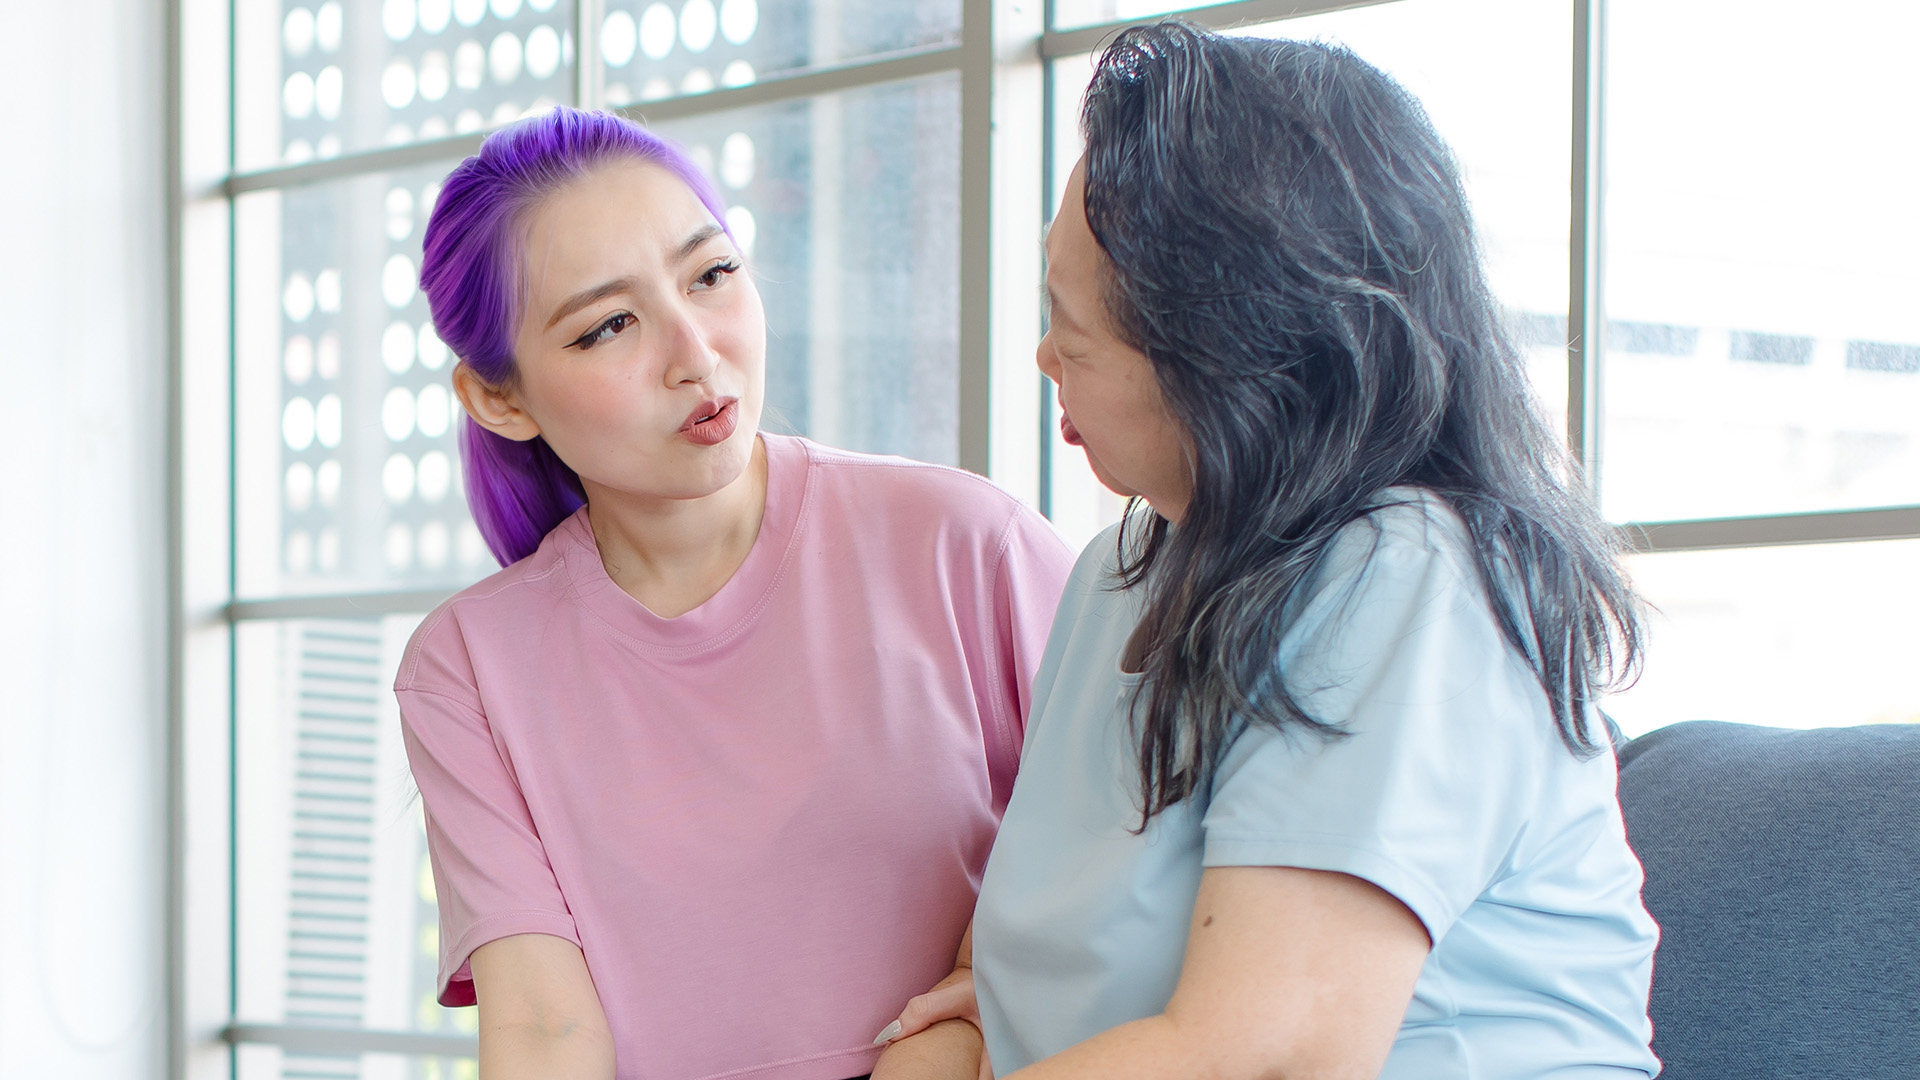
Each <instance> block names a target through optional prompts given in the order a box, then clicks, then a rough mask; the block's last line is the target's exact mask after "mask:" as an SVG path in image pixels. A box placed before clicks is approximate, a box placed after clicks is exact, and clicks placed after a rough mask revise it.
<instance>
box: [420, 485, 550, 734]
mask: <svg viewBox="0 0 1920 1080" xmlns="http://www.w3.org/2000/svg"><path fill="white" fill-rule="evenodd" d="M575 524H576V518H568V519H567V520H566V521H563V522H561V523H560V524H559V525H558V526H556V527H555V528H554V530H553V532H552V533H549V534H548V535H547V538H546V539H545V540H544V541H542V542H541V544H540V547H539V548H537V549H536V550H535V551H534V552H533V554H531V555H528V556H527V557H526V558H524V559H521V560H520V561H519V562H516V563H514V564H513V565H511V566H507V567H504V568H502V569H501V570H499V571H498V572H497V573H494V574H491V575H489V576H487V577H485V578H482V579H481V580H479V581H477V582H475V583H474V584H472V585H469V586H467V587H466V588H464V589H461V590H460V591H459V592H457V593H455V594H453V595H452V596H450V597H448V598H447V599H446V600H444V601H442V602H441V604H440V605H439V606H438V607H436V608H434V609H433V610H432V611H431V612H428V613H427V616H426V618H424V619H421V620H420V625H419V626H418V627H416V628H415V629H414V632H413V636H412V637H411V638H409V639H408V641H407V647H406V650H405V651H404V652H403V653H402V654H401V658H400V670H399V671H398V673H397V674H396V675H395V676H394V685H393V688H394V689H395V690H396V691H400V692H405V691H409V690H421V691H426V692H430V693H441V694H450V695H455V696H459V697H462V698H466V697H470V696H472V695H473V693H474V687H475V677H474V671H473V651H474V649H475V648H476V647H479V648H484V647H486V646H487V645H489V644H491V643H495V642H499V641H502V640H510V639H511V638H512V637H513V636H514V635H515V633H516V631H518V630H520V629H523V628H524V627H526V626H527V625H528V624H529V623H530V622H532V621H535V620H540V619H543V618H544V617H545V615H546V613H547V612H548V611H550V610H551V609H552V608H553V607H554V606H555V605H557V604H559V603H563V602H565V599H566V597H567V595H568V589H567V587H566V582H567V580H568V578H567V572H566V550H565V549H566V546H567V544H568V542H569V539H570V538H569V537H567V536H565V535H562V534H563V532H564V531H565V530H568V529H570V528H572V527H573V526H574V525H575Z"/></svg>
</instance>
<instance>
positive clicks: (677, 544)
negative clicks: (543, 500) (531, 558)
mask: <svg viewBox="0 0 1920 1080" xmlns="http://www.w3.org/2000/svg"><path fill="white" fill-rule="evenodd" d="M766 508H767V450H766V446H765V444H764V443H762V442H760V440H759V439H758V438H757V437H756V438H755V439H754V443H753V454H752V456H751V457H749V458H748V459H747V467H746V468H745V469H743V470H741V473H740V475H739V477H738V478H736V479H735V480H734V481H733V482H732V483H730V484H728V485H727V486H726V487H723V488H721V489H720V490H719V491H716V492H714V493H713V494H711V495H705V496H702V497H700V498H697V499H661V498H643V497H636V496H633V495H631V494H627V493H624V492H618V491H613V490H610V489H607V488H602V487H599V486H598V485H589V486H588V489H587V521H588V524H589V525H590V526H591V527H592V529H593V539H594V543H595V544H597V545H598V546H599V548H600V562H601V565H603V566H605V567H606V570H607V576H608V577H609V578H611V579H613V582H614V584H616V585H618V586H620V588H621V589H622V590H623V591H625V592H626V593H627V595H629V596H631V597H633V598H634V599H635V600H638V601H639V602H640V603H641V604H643V605H645V606H646V607H647V609H648V610H650V611H652V612H653V613H654V614H655V615H658V616H660V617H661V618H666V619H671V618H674V617H676V616H679V615H684V614H685V613H687V612H689V611H691V610H693V609H694V608H696V607H699V606H700V605H701V604H703V603H705V602H706V601H707V600H708V599H710V598H711V597H712V596H713V594H715V593H717V592H719V591H720V589H721V587H722V586H724V585H726V583H727V582H728V581H731V580H732V579H733V575H734V573H735V572H736V571H738V570H739V569H740V565H741V564H742V563H744V562H746V560H747V553H748V552H750V551H752V550H753V542H754V539H755V538H756V537H758V536H759V535H760V519H761V517H762V516H763V515H764V514H765V513H766Z"/></svg>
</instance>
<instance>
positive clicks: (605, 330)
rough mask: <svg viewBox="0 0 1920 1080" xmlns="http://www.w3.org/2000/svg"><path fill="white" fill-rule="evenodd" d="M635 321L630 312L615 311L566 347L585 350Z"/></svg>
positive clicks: (601, 342)
mask: <svg viewBox="0 0 1920 1080" xmlns="http://www.w3.org/2000/svg"><path fill="white" fill-rule="evenodd" d="M635 321H636V320H635V319H634V317H633V316H632V315H631V314H630V313H628V312H625V311H617V312H615V313H613V314H612V315H609V316H607V317H606V318H605V319H604V320H602V321H601V323H600V325H598V326H595V327H594V328H593V329H591V330H589V331H587V332H586V333H584V334H581V335H580V336H579V337H577V338H575V339H574V340H573V343H572V344H571V345H569V346H568V348H573V349H581V350H586V349H591V348H593V347H594V346H595V345H600V344H603V343H605V342H608V341H612V340H613V339H614V338H616V337H618V336H619V335H620V333H621V331H623V330H625V329H626V328H627V327H629V326H632V325H633V324H634V322H635Z"/></svg>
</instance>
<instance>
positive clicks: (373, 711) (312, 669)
mask: <svg viewBox="0 0 1920 1080" xmlns="http://www.w3.org/2000/svg"><path fill="white" fill-rule="evenodd" d="M418 621H419V616H396V617H391V618H385V619H366V620H318V619H314V620H300V621H290V622H262V623H243V624H241V625H240V627H239V630H238V638H237V643H236V647H237V649H238V655H237V658H236V671H237V672H238V673H239V679H238V685H237V693H238V700H237V702H236V715H237V718H238V719H237V728H236V733H235V739H234V753H235V758H236V762H235V765H236V777H237V782H236V792H235V797H236V803H235V814H234V822H235V867H234V877H235V882H236V891H237V898H236V899H237V904H238V909H237V918H238V927H237V946H238V948H237V951H236V960H237V965H238V971H237V974H238V977H239V984H238V988H237V991H238V1016H239V1018H240V1019H241V1020H243V1021H254V1022H271V1023H282V1022H284V1023H290V1024H317V1025H322V1026H330V1027H347V1028H375V1029H381V1030H388V1031H406V1030H417V1031H428V1032H447V1033H456V1032H460V1031H463V1030H464V1031H471V1030H473V1028H472V1025H473V1013H472V1011H471V1010H449V1009H443V1008H441V1007H439V1006H438V1005H436V1004H435V1003H434V1001H433V993H434V977H435V965H436V961H437V957H438V949H439V939H438V936H437V934H438V929H437V928H438V925H439V920H438V917H437V915H436V912H435V907H434V892H433V878H432V873H431V871H430V869H429V867H428V862H427V854H426V836H425V832H424V830H423V827H422V824H421V816H420V804H419V799H418V797H417V796H416V795H415V792H414V787H413V781H412V778H411V776H410V775H409V773H408V770H407V761H406V753H405V750H404V749H403V747H402V746H401V742H400V722H399V716H398V713H397V711H396V707H395V704H394V698H393V693H392V691H391V690H390V689H389V687H390V686H391V685H392V681H393V672H394V671H395V670H396V668H397V667H398V666H399V659H400V653H401V650H402V649H404V648H405V646H406V642H407V637H408V635H410V634H411V633H412V631H413V628H414V626H415V625H416V624H417V622H418Z"/></svg>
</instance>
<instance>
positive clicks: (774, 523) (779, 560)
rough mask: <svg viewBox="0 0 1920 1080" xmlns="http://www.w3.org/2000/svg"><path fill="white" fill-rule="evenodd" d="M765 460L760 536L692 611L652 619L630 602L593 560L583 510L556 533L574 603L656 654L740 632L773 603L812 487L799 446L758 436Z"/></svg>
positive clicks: (700, 646)
mask: <svg viewBox="0 0 1920 1080" xmlns="http://www.w3.org/2000/svg"><path fill="white" fill-rule="evenodd" d="M758 438H759V439H760V443H761V445H762V446H763V447H765V449H766V455H767V496H766V498H767V502H766V508H765V510H764V511H763V512H762V513H761V516H760V531H759V533H757V534H756V535H755V536H754V538H753V546H752V547H751V548H749V549H748V551H747V557H746V559H745V560H744V561H742V562H741V564H740V568H739V569H737V570H735V571H734V572H733V576H732V577H731V578H729V579H727V583H726V584H724V585H722V586H720V590H719V591H718V592H716V593H714V594H713V595H712V596H710V597H708V598H707V599H706V600H705V601H704V602H702V603H701V604H700V605H699V606H698V607H695V608H693V609H692V610H690V611H687V612H685V613H683V614H680V615H677V616H674V617H673V618H671V619H668V618H663V617H661V616H659V615H656V614H654V613H653V612H652V611H651V610H649V609H648V608H647V606H646V605H645V604H642V603H641V602H640V601H638V600H636V599H634V598H633V597H632V596H629V595H628V594H627V592H626V591H625V590H624V589H622V588H620V586H619V585H618V584H616V583H615V582H614V581H613V579H612V578H610V577H608V576H607V568H606V565H605V564H604V563H603V562H602V561H601V559H600V546H599V544H598V543H596V542H595V540H594V538H593V527H592V525H591V524H590V523H589V522H588V520H587V508H586V507H584V506H582V507H581V508H580V509H578V510H576V511H574V512H573V514H572V515H571V516H569V517H568V518H567V519H566V520H565V521H563V522H561V523H560V525H559V527H558V528H557V530H556V532H557V533H558V538H559V539H560V540H561V541H562V543H563V545H564V547H563V552H562V557H563V558H564V560H565V562H566V567H567V574H568V577H569V578H570V580H571V582H572V585H573V590H574V593H575V595H576V596H578V597H579V599H580V602H581V603H582V604H584V605H585V606H586V607H587V609H588V610H590V611H591V612H593V613H594V615H596V616H597V617H599V618H600V619H601V621H603V622H605V623H606V624H607V626H608V627H610V628H611V629H613V630H614V631H615V632H617V633H619V634H622V635H624V636H626V637H628V638H631V639H632V640H634V641H635V642H637V643H639V644H641V645H644V646H648V647H651V648H656V649H668V650H672V651H675V652H687V653H693V652H704V651H706V650H708V649H713V648H717V647H719V646H720V645H723V644H725V643H726V642H728V641H730V640H732V639H733V638H734V637H736V636H738V634H739V633H741V632H742V631H744V630H745V629H746V628H747V626H748V625H750V624H751V623H752V622H753V621H754V619H756V618H757V617H758V616H759V615H760V613H761V612H762V611H764V610H765V609H766V607H767V605H768V604H769V603H770V602H771V601H772V599H773V594H774V592H775V591H776V590H777V589H778V588H779V585H780V582H781V580H782V579H783V578H784V577H785V573H786V568H787V564H788V563H789V562H790V561H791V556H792V553H793V552H794V551H795V550H797V548H798V545H797V544H796V543H795V542H794V541H795V540H796V538H797V537H798V536H799V534H800V529H801V526H802V524H803V520H804V517H805V511H806V506H807V502H808V500H807V494H808V492H809V491H810V490H811V488H812V483H811V480H812V471H813V470H812V467H811V466H812V455H811V454H810V453H809V452H808V448H807V445H806V442H805V440H803V439H800V438H797V437H795V436H791V435H774V434H769V433H767V432H760V433H759V435H758Z"/></svg>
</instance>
